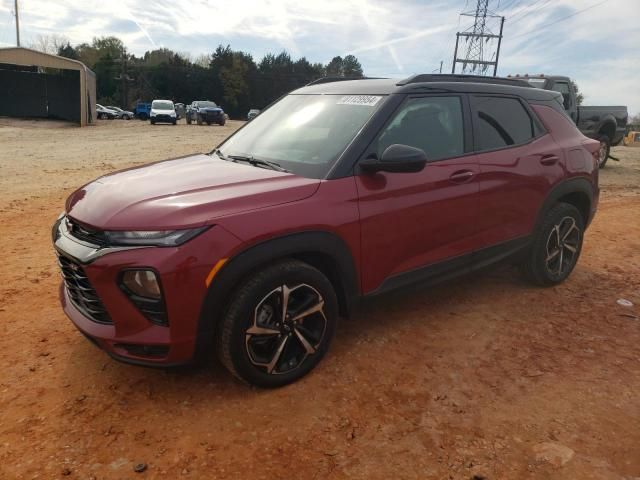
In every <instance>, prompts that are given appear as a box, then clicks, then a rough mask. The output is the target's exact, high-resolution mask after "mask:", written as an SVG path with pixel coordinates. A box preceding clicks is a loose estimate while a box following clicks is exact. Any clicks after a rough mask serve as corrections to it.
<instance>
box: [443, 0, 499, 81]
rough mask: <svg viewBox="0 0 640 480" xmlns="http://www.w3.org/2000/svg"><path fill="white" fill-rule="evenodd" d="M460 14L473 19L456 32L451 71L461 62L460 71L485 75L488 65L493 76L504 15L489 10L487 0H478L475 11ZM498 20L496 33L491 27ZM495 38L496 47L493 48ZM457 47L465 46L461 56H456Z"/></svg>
mask: <svg viewBox="0 0 640 480" xmlns="http://www.w3.org/2000/svg"><path fill="white" fill-rule="evenodd" d="M461 15H462V16H464V17H474V18H475V21H474V22H473V25H472V26H471V27H469V28H468V29H466V30H464V31H462V32H458V33H456V50H455V53H454V54H453V65H452V67H451V73H456V64H458V63H461V64H462V73H467V74H474V75H487V74H488V73H489V67H493V76H494V77H495V76H496V73H497V72H498V58H499V57H500V44H501V43H502V27H503V26H504V17H500V16H498V15H495V14H494V13H493V12H491V11H490V10H489V0H478V4H477V6H476V10H475V12H473V11H471V12H463V13H462V14H461ZM498 20H499V25H500V33H499V34H497V35H496V34H495V33H493V31H492V28H495V27H497V21H498ZM494 24H496V25H494ZM460 39H462V40H463V42H464V44H465V45H464V46H463V45H461V44H460V43H461V42H460ZM496 40H497V47H496V48H495V49H494V46H495V43H496ZM459 47H462V48H460V49H461V50H462V49H464V48H465V47H466V53H465V55H464V57H463V58H460V57H458V48H459Z"/></svg>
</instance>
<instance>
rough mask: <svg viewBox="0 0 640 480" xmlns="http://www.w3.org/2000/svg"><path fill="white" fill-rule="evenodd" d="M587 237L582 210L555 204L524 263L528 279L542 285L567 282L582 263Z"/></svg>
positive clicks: (523, 266)
mask: <svg viewBox="0 0 640 480" xmlns="http://www.w3.org/2000/svg"><path fill="white" fill-rule="evenodd" d="M583 235H584V221H583V219H582V215H581V214H580V212H579V211H578V209H577V208H576V207H574V206H573V205H570V204H568V203H558V204H557V205H555V206H554V207H553V208H551V210H549V212H548V213H547V214H546V215H545V218H544V221H543V222H542V224H541V225H540V227H539V228H538V230H537V232H536V233H535V234H534V238H533V243H532V245H531V250H530V252H529V255H528V257H527V258H526V259H525V260H524V262H523V264H522V270H523V272H524V274H525V276H526V277H527V278H528V279H529V280H530V281H531V282H532V283H535V284H537V285H541V286H551V285H557V284H558V283H561V282H563V281H564V280H565V279H566V278H567V277H568V276H569V275H570V274H571V272H572V271H573V269H574V267H575V266H576V263H577V262H578V258H579V257H580V252H581V251H582V238H583Z"/></svg>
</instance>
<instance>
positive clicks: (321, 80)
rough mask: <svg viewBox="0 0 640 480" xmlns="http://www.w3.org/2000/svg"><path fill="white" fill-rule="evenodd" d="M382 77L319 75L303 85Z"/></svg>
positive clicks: (379, 78)
mask: <svg viewBox="0 0 640 480" xmlns="http://www.w3.org/2000/svg"><path fill="white" fill-rule="evenodd" d="M382 78H383V77H339V76H329V77H320V78H316V79H315V80H313V81H311V82H309V83H307V84H306V85H305V87H308V86H310V85H320V84H321V83H331V82H344V81H345V80H381V79H382Z"/></svg>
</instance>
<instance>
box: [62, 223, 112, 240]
mask: <svg viewBox="0 0 640 480" xmlns="http://www.w3.org/2000/svg"><path fill="white" fill-rule="evenodd" d="M65 222H66V226H67V231H68V232H69V234H70V235H71V236H73V237H75V238H77V239H78V240H82V241H85V242H89V243H90V244H92V245H97V246H99V247H103V246H105V245H106V244H107V238H106V236H105V234H104V232H102V231H100V230H97V229H95V228H92V227H89V226H87V225H84V224H81V223H79V222H77V221H75V220H74V219H72V218H70V217H65Z"/></svg>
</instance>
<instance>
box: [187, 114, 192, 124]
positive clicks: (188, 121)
mask: <svg viewBox="0 0 640 480" xmlns="http://www.w3.org/2000/svg"><path fill="white" fill-rule="evenodd" d="M187 125H191V117H190V116H189V115H187Z"/></svg>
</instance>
